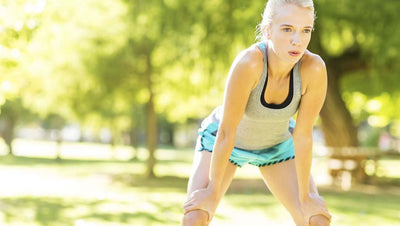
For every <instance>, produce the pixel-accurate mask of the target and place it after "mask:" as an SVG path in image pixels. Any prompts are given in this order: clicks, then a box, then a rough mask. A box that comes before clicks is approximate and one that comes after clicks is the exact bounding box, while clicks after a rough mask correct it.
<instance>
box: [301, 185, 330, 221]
mask: <svg viewBox="0 0 400 226" xmlns="http://www.w3.org/2000/svg"><path fill="white" fill-rule="evenodd" d="M301 210H302V212H303V217H304V222H305V223H304V225H307V226H309V225H310V219H311V217H313V216H316V215H322V216H324V217H326V218H327V219H328V220H329V221H330V220H331V215H330V214H329V212H328V209H327V206H326V202H325V200H324V199H323V198H322V197H321V196H319V195H318V194H316V193H310V194H309V197H308V198H307V199H306V200H304V202H302V203H301Z"/></svg>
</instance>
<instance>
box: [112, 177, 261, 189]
mask: <svg viewBox="0 0 400 226" xmlns="http://www.w3.org/2000/svg"><path fill="white" fill-rule="evenodd" d="M111 178H112V181H113V182H116V183H120V184H123V185H124V186H127V187H138V188H145V189H151V188H160V189H162V188H169V189H174V190H177V191H179V192H184V193H186V189H187V184H188V180H189V179H188V178H187V177H177V176H162V177H156V178H145V177H143V176H142V175H139V174H115V175H112V176H111ZM255 193H262V194H269V191H268V189H267V187H266V185H265V184H264V182H263V181H262V179H233V181H232V184H231V185H230V187H229V190H228V191H227V194H255Z"/></svg>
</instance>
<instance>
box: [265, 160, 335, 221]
mask: <svg viewBox="0 0 400 226" xmlns="http://www.w3.org/2000/svg"><path fill="white" fill-rule="evenodd" d="M259 169H260V172H261V174H262V176H263V179H264V182H265V183H266V184H267V186H268V188H269V189H270V191H271V192H272V194H273V195H274V196H275V197H276V198H277V199H278V200H279V201H280V202H281V203H282V204H283V206H284V207H285V208H286V209H287V210H288V211H289V213H290V215H291V216H292V218H293V220H294V222H295V223H296V225H304V222H303V215H302V212H301V206H300V201H299V195H298V184H297V175H296V166H295V161H294V159H292V160H288V161H285V162H282V163H279V164H274V165H270V166H266V167H260V168H259ZM310 185H312V186H311V187H310V191H313V192H317V189H316V187H315V186H314V183H313V182H312V183H310ZM310 224H311V226H316V225H329V220H328V219H327V218H326V217H324V216H322V215H316V216H313V217H311V219H310Z"/></svg>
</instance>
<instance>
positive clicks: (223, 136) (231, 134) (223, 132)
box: [217, 126, 236, 146]
mask: <svg viewBox="0 0 400 226" xmlns="http://www.w3.org/2000/svg"><path fill="white" fill-rule="evenodd" d="M217 138H218V139H219V140H221V141H223V142H224V143H226V144H230V145H232V146H234V143H235V138H236V131H235V130H234V129H232V128H226V127H223V126H220V127H219V128H218V135H217Z"/></svg>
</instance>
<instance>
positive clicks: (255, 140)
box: [201, 43, 302, 150]
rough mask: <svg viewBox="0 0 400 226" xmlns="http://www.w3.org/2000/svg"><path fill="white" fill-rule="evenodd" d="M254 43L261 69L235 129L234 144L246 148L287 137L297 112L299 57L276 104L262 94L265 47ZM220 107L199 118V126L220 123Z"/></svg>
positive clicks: (265, 81) (299, 78)
mask: <svg viewBox="0 0 400 226" xmlns="http://www.w3.org/2000/svg"><path fill="white" fill-rule="evenodd" d="M257 46H258V47H259V48H260V50H261V51H262V53H263V58H264V70H263V72H262V75H261V78H260V80H259V82H258V84H257V86H256V87H255V88H254V89H253V90H252V91H251V93H250V96H249V99H248V101H247V105H246V109H245V112H244V115H243V117H242V119H241V121H240V122H239V124H238V127H237V130H236V139H235V147H236V148H241V149H247V150H260V149H265V148H269V147H272V146H274V145H276V144H279V143H282V142H283V141H285V140H287V139H289V138H290V137H291V133H290V131H289V121H290V120H291V118H292V117H293V115H294V114H295V113H296V112H297V109H298V107H299V104H300V99H301V93H302V91H301V77H300V66H301V59H300V60H299V61H298V62H297V63H296V64H295V66H294V67H293V69H292V71H291V75H290V76H291V77H290V85H289V94H288V96H287V98H286V100H285V101H284V102H283V103H282V104H279V105H275V104H268V103H266V102H265V99H264V95H265V89H266V86H267V81H268V74H267V72H268V62H267V59H268V57H267V50H268V48H267V47H266V45H265V44H264V43H258V44H257ZM222 111H223V108H222V106H218V107H216V108H215V109H214V111H213V112H212V113H211V114H210V115H209V116H208V117H207V118H205V119H204V120H203V121H202V124H201V127H202V128H206V127H207V126H208V125H209V124H210V123H213V122H217V123H219V122H220V119H221V118H222V114H223V112H222Z"/></svg>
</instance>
